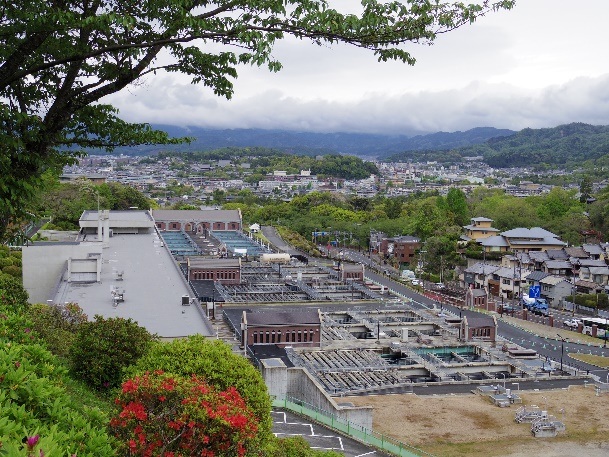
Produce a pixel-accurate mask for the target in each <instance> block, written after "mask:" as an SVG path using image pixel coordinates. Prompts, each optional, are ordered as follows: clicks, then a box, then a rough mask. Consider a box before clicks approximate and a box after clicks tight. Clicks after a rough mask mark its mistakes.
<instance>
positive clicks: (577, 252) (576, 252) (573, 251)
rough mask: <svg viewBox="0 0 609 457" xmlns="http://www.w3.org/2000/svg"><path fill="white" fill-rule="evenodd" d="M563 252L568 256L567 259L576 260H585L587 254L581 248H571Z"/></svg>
mask: <svg viewBox="0 0 609 457" xmlns="http://www.w3.org/2000/svg"><path fill="white" fill-rule="evenodd" d="M565 252H566V253H567V254H568V255H569V257H576V258H578V259H587V258H588V253H587V252H586V251H584V250H583V248H582V247H581V246H578V247H573V248H565Z"/></svg>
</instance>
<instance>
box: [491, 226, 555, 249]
mask: <svg viewBox="0 0 609 457" xmlns="http://www.w3.org/2000/svg"><path fill="white" fill-rule="evenodd" d="M501 236H502V237H503V238H505V240H506V241H507V242H508V244H509V246H510V249H509V250H510V251H514V252H528V251H547V250H548V249H562V248H563V247H564V246H565V245H566V244H565V243H564V242H563V241H561V240H560V239H558V235H555V234H554V233H552V232H548V231H547V230H544V229H542V228H541V227H533V228H530V229H527V228H515V229H513V230H508V231H506V232H502V233H501Z"/></svg>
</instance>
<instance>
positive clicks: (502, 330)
mask: <svg viewBox="0 0 609 457" xmlns="http://www.w3.org/2000/svg"><path fill="white" fill-rule="evenodd" d="M262 230H263V233H264V235H265V236H266V237H267V239H269V241H270V242H271V243H272V244H275V245H276V246H278V247H280V248H281V249H284V250H286V252H288V251H289V250H290V247H289V246H288V245H287V244H286V243H285V242H284V241H283V240H282V239H281V238H280V237H279V236H278V235H277V233H276V231H275V229H274V228H273V227H262ZM291 251H293V252H297V251H294V250H293V249H292V250H291ZM343 254H344V258H345V259H346V260H351V261H355V262H360V263H362V264H364V265H366V266H367V268H366V278H368V279H370V280H372V281H374V282H377V283H378V284H382V285H384V286H385V287H386V288H388V289H390V290H394V291H396V292H398V293H399V294H401V295H402V296H404V297H407V298H409V299H412V300H413V305H414V306H415V308H416V307H418V308H432V307H433V306H436V307H438V308H439V307H441V306H443V307H444V308H445V309H446V310H448V311H450V312H452V313H453V314H455V315H465V316H477V315H479V313H478V312H477V311H470V310H461V309H459V308H457V307H454V306H450V305H441V304H439V303H438V302H436V301H434V300H432V299H429V298H427V297H425V296H423V295H421V294H419V293H417V292H415V291H414V290H412V289H410V288H408V287H406V286H405V285H404V284H402V283H400V282H397V281H395V280H394V279H393V278H395V277H397V270H395V269H392V268H390V267H387V266H385V265H379V264H378V263H377V262H374V261H373V260H372V259H370V258H368V257H366V256H365V255H364V254H363V253H361V252H358V251H352V250H349V249H347V250H345V251H344V252H343ZM316 261H319V259H314V258H311V259H310V262H312V263H315V262H316ZM375 270H376V271H375ZM383 273H388V274H389V275H391V276H389V275H387V274H383ZM376 307H377V305H371V308H376ZM498 332H499V335H500V336H501V337H503V338H505V339H506V340H508V341H511V342H513V343H516V344H519V345H520V346H522V347H525V348H529V349H533V350H535V351H537V352H538V353H539V354H540V355H541V356H542V357H545V358H546V359H548V360H554V361H555V365H560V361H561V359H562V361H563V365H566V364H567V361H568V363H569V365H571V366H573V367H574V368H577V369H578V370H579V371H581V372H589V373H590V374H593V375H596V376H598V377H599V378H600V379H601V380H603V381H605V380H609V371H608V370H607V369H599V368H598V367H595V366H594V365H589V364H586V363H583V362H573V361H572V360H570V358H569V357H568V354H569V353H585V354H592V355H601V356H607V357H609V348H603V347H599V345H600V344H599V345H596V346H593V345H590V344H587V343H584V344H578V343H576V342H571V341H569V342H564V343H563V342H561V341H560V340H558V339H548V338H543V337H539V336H536V335H534V334H532V333H531V332H528V331H525V330H522V329H520V328H517V327H515V326H513V325H510V324H508V323H507V322H504V321H501V320H500V321H499V328H498Z"/></svg>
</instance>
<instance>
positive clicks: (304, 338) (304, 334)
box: [302, 330, 308, 343]
mask: <svg viewBox="0 0 609 457" xmlns="http://www.w3.org/2000/svg"><path fill="white" fill-rule="evenodd" d="M302 333H303V335H302V340H303V342H305V343H306V342H307V336H308V335H307V331H306V330H305V331H304V332H302Z"/></svg>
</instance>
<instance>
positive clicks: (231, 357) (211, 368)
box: [126, 335, 274, 449]
mask: <svg viewBox="0 0 609 457" xmlns="http://www.w3.org/2000/svg"><path fill="white" fill-rule="evenodd" d="M154 370H163V371H165V372H167V373H173V374H175V375H179V376H182V377H186V378H187V377H190V376H191V375H192V374H196V375H197V376H199V377H200V378H202V379H205V380H206V381H207V383H208V384H209V385H211V386H213V387H214V388H215V389H216V390H218V391H220V390H228V389H229V388H235V389H237V392H239V394H240V395H241V397H242V398H243V399H244V400H245V402H246V403H247V406H248V408H250V409H251V410H252V411H253V413H254V415H255V416H256V420H257V421H258V435H257V437H256V439H257V440H258V446H259V448H260V449H264V448H265V447H266V444H267V441H271V440H273V439H274V435H273V433H272V431H271V428H272V426H273V422H272V420H271V399H270V397H269V394H268V390H267V388H266V385H265V384H264V379H262V375H261V374H260V372H259V371H258V370H256V368H254V366H253V365H252V364H251V363H249V361H248V360H246V359H245V358H243V357H241V356H239V355H236V354H233V352H232V348H231V347H230V346H229V345H228V344H226V343H224V342H223V341H221V340H210V339H207V338H204V337H203V336H201V335H192V336H189V337H187V338H181V339H175V340H173V341H171V342H163V343H157V344H154V345H153V346H152V348H151V349H150V351H148V353H147V354H146V355H144V356H143V357H142V358H141V359H140V360H139V361H138V362H137V364H136V365H134V366H132V367H130V368H127V370H126V373H127V375H128V376H129V377H134V376H136V375H140V376H141V375H142V374H143V373H145V372H147V371H150V372H152V371H154Z"/></svg>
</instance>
